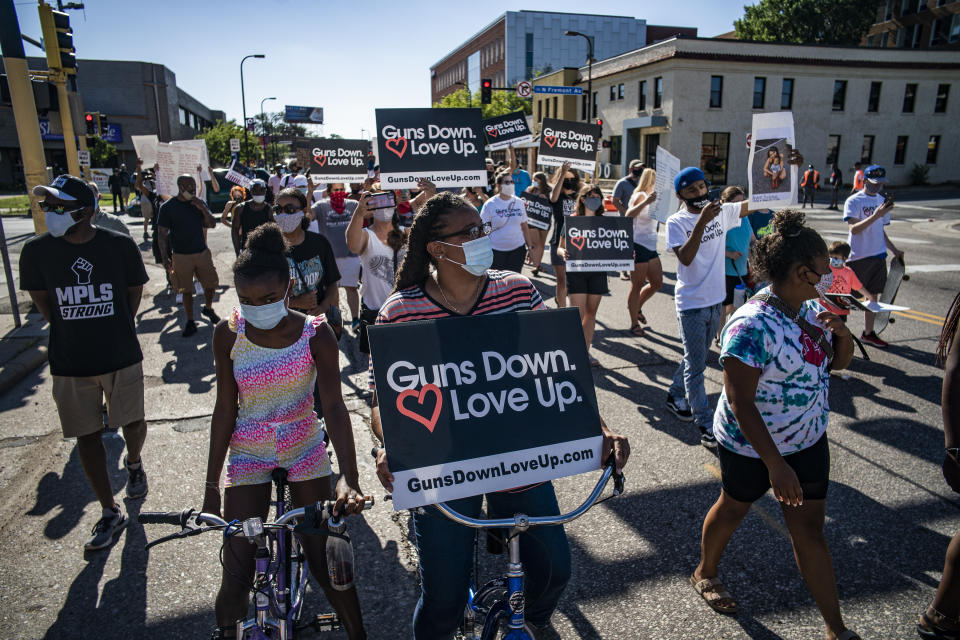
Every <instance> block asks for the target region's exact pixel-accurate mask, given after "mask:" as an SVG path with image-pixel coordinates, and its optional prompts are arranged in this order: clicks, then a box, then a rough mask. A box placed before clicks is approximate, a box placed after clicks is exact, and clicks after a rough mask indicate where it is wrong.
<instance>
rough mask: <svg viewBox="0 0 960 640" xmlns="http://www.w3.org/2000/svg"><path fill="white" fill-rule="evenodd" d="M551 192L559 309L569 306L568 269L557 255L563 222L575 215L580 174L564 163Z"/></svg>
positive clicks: (552, 246)
mask: <svg viewBox="0 0 960 640" xmlns="http://www.w3.org/2000/svg"><path fill="white" fill-rule="evenodd" d="M553 180H554V182H553V186H552V187H551V190H550V202H552V203H553V237H552V238H550V265H551V266H552V267H553V273H554V276H555V277H556V278H557V288H556V293H555V294H554V300H556V303H557V307H565V306H567V269H566V267H565V265H564V262H563V258H561V257H560V255H559V254H558V253H557V250H558V249H559V248H560V238H562V237H563V228H564V224H563V221H564V219H565V218H566V217H567V216H570V215H573V209H574V204H575V203H576V197H577V192H579V191H580V174H579V173H578V172H577V170H576V169H571V168H570V163H569V162H564V163H563V165H562V166H561V167H560V169H558V170H557V173H556V175H555V176H554V178H553Z"/></svg>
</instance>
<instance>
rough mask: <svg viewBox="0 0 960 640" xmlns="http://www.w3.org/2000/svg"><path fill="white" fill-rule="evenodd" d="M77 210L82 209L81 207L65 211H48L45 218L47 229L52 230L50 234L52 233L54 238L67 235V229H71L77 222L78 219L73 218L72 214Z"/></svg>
mask: <svg viewBox="0 0 960 640" xmlns="http://www.w3.org/2000/svg"><path fill="white" fill-rule="evenodd" d="M75 211H80V209H74V210H73V211H64V212H63V213H54V212H53V211H47V213H46V216H45V218H46V223H47V229H48V230H49V231H50V235H52V236H53V237H54V238H61V237H63V236H65V235H67V231H70V229H71V228H72V227H73V225H75V224H77V221H76V220H74V219H73V216H72V215H70V214H71V213H74V212H75Z"/></svg>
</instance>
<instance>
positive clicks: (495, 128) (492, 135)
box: [483, 111, 533, 151]
mask: <svg viewBox="0 0 960 640" xmlns="http://www.w3.org/2000/svg"><path fill="white" fill-rule="evenodd" d="M483 133H484V135H485V136H487V148H488V149H490V150H491V151H496V150H497V149H506V148H507V147H509V146H511V145H515V144H524V143H527V142H530V141H531V140H533V134H531V133H530V128H529V127H528V126H527V116H526V115H524V113H523V111H515V112H513V113H508V114H506V115H502V116H497V117H495V118H488V119H487V120H484V121H483Z"/></svg>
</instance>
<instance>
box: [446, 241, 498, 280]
mask: <svg viewBox="0 0 960 640" xmlns="http://www.w3.org/2000/svg"><path fill="white" fill-rule="evenodd" d="M440 244H446V245H449V246H451V247H460V248H461V249H463V259H464V261H465V262H463V263H460V262H457V261H455V260H450V258H445V259H446V260H448V261H450V262H452V263H453V264H459V265H460V266H461V267H463V268H464V269H466V270H467V271H468V272H469V273H472V274H473V275H475V276H482V275H483V274H484V273H486V272H487V269H489V268H490V267H491V265H493V247H491V246H490V236H480V237H479V238H477V239H476V240H471V241H469V242H464V243H463V244H459V245H458V244H451V243H449V242H441V243H440Z"/></svg>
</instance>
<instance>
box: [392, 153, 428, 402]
mask: <svg viewBox="0 0 960 640" xmlns="http://www.w3.org/2000/svg"><path fill="white" fill-rule="evenodd" d="M383 144H384V146H386V147H387V149H389V150H390V151H393V152H394V153H395V154H397V157H398V158H402V157H403V154H405V153H406V152H407V139H406V138H388V139H387V140H386V141H384V143H383ZM424 388H426V387H424Z"/></svg>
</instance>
